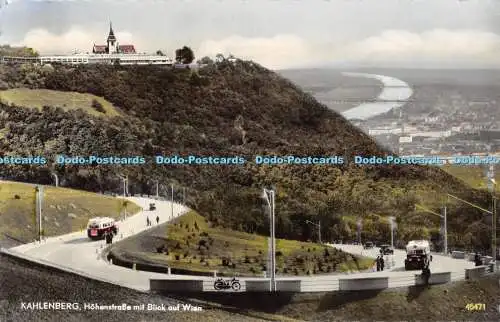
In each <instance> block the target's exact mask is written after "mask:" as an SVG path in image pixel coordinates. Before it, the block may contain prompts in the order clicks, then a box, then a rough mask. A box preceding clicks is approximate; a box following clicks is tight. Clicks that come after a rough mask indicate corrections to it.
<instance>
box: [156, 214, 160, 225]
mask: <svg viewBox="0 0 500 322" xmlns="http://www.w3.org/2000/svg"><path fill="white" fill-rule="evenodd" d="M159 223H160V217H159V216H156V224H159Z"/></svg>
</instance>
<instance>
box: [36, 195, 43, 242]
mask: <svg viewBox="0 0 500 322" xmlns="http://www.w3.org/2000/svg"><path fill="white" fill-rule="evenodd" d="M35 191H36V198H35V205H36V210H37V212H38V240H39V241H40V242H42V235H43V234H42V232H43V230H42V204H43V203H42V202H43V200H42V199H43V186H37V187H36V188H35Z"/></svg>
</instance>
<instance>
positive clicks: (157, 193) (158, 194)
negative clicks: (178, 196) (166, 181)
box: [154, 180, 160, 198]
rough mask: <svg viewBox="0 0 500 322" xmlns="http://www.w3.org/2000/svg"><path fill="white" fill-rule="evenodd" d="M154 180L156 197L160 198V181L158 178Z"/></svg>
mask: <svg viewBox="0 0 500 322" xmlns="http://www.w3.org/2000/svg"><path fill="white" fill-rule="evenodd" d="M154 182H155V183H156V198H158V197H159V196H160V192H159V184H160V182H159V181H158V180H155V181H154Z"/></svg>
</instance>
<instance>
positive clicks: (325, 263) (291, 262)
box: [113, 211, 373, 276]
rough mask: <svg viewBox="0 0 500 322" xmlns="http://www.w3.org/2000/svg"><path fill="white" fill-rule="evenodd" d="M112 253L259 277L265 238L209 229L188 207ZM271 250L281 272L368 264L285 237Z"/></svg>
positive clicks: (359, 267)
mask: <svg viewBox="0 0 500 322" xmlns="http://www.w3.org/2000/svg"><path fill="white" fill-rule="evenodd" d="M165 235H167V236H168V237H167V238H165ZM200 240H205V241H206V242H207V246H208V247H201V249H200V248H199V247H198V245H199V242H200ZM161 245H165V246H166V247H167V249H168V252H169V254H168V255H167V254H166V252H164V253H158V252H157V250H156V248H157V247H159V246H161ZM113 252H114V253H115V254H119V255H120V257H122V258H126V259H129V260H132V259H133V260H135V261H139V262H148V263H155V264H163V265H168V266H170V267H172V268H182V269H189V270H193V271H200V272H206V271H213V270H217V271H219V272H222V273H225V274H230V275H231V274H234V273H238V274H240V275H249V276H252V275H259V276H260V275H261V271H262V268H263V267H262V265H263V264H265V263H266V254H267V237H264V236H259V235H255V234H247V233H243V232H238V231H233V230H229V229H222V228H215V227H210V226H209V224H208V223H207V222H206V220H205V218H203V217H201V216H200V215H198V214H197V213H195V212H194V211H192V212H189V213H188V214H186V215H184V216H182V217H180V218H179V219H177V220H176V221H175V222H174V223H172V224H169V225H168V226H163V227H159V228H157V229H155V230H153V231H152V232H150V233H148V234H145V235H142V236H138V237H135V238H132V239H130V240H126V241H123V242H120V243H118V244H117V245H115V246H114V248H113ZM276 252H277V253H278V254H281V255H279V256H277V268H278V269H279V272H280V274H289V275H295V274H297V275H303V274H306V273H307V272H308V271H309V272H311V273H317V274H321V273H328V272H332V271H333V267H334V266H336V271H346V270H364V269H367V268H369V267H371V265H372V264H373V260H372V259H369V258H362V257H361V258H356V259H357V264H356V262H354V261H353V258H352V256H350V255H346V254H345V253H341V252H338V251H336V250H333V249H329V253H330V254H329V256H328V257H324V247H322V246H321V245H319V244H315V243H305V242H298V241H293V240H285V239H278V240H277V241H276ZM176 255H177V256H179V259H178V260H176ZM202 258H203V261H201V259H202ZM222 258H228V259H230V264H232V263H234V264H235V267H234V268H232V267H231V266H229V267H228V266H223V265H222ZM298 258H300V259H298ZM313 258H315V259H313ZM297 261H299V262H297ZM285 267H286V268H287V269H286V270H284V268H285ZM328 267H330V268H331V269H330V270H329V269H328ZM319 268H321V269H319Z"/></svg>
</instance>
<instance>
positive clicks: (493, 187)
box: [488, 168, 497, 263]
mask: <svg viewBox="0 0 500 322" xmlns="http://www.w3.org/2000/svg"><path fill="white" fill-rule="evenodd" d="M493 170H494V168H493ZM493 175H494V171H492V173H491V176H490V177H488V181H489V182H490V183H491V186H490V185H489V186H490V190H491V198H492V203H493V209H492V210H493V211H492V212H493V213H492V218H491V221H492V223H491V225H492V227H491V229H492V236H491V252H492V255H493V256H492V257H493V260H494V261H495V263H496V260H497V196H496V194H495V193H496V190H497V189H496V187H497V182H496V180H495V178H494V177H493Z"/></svg>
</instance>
